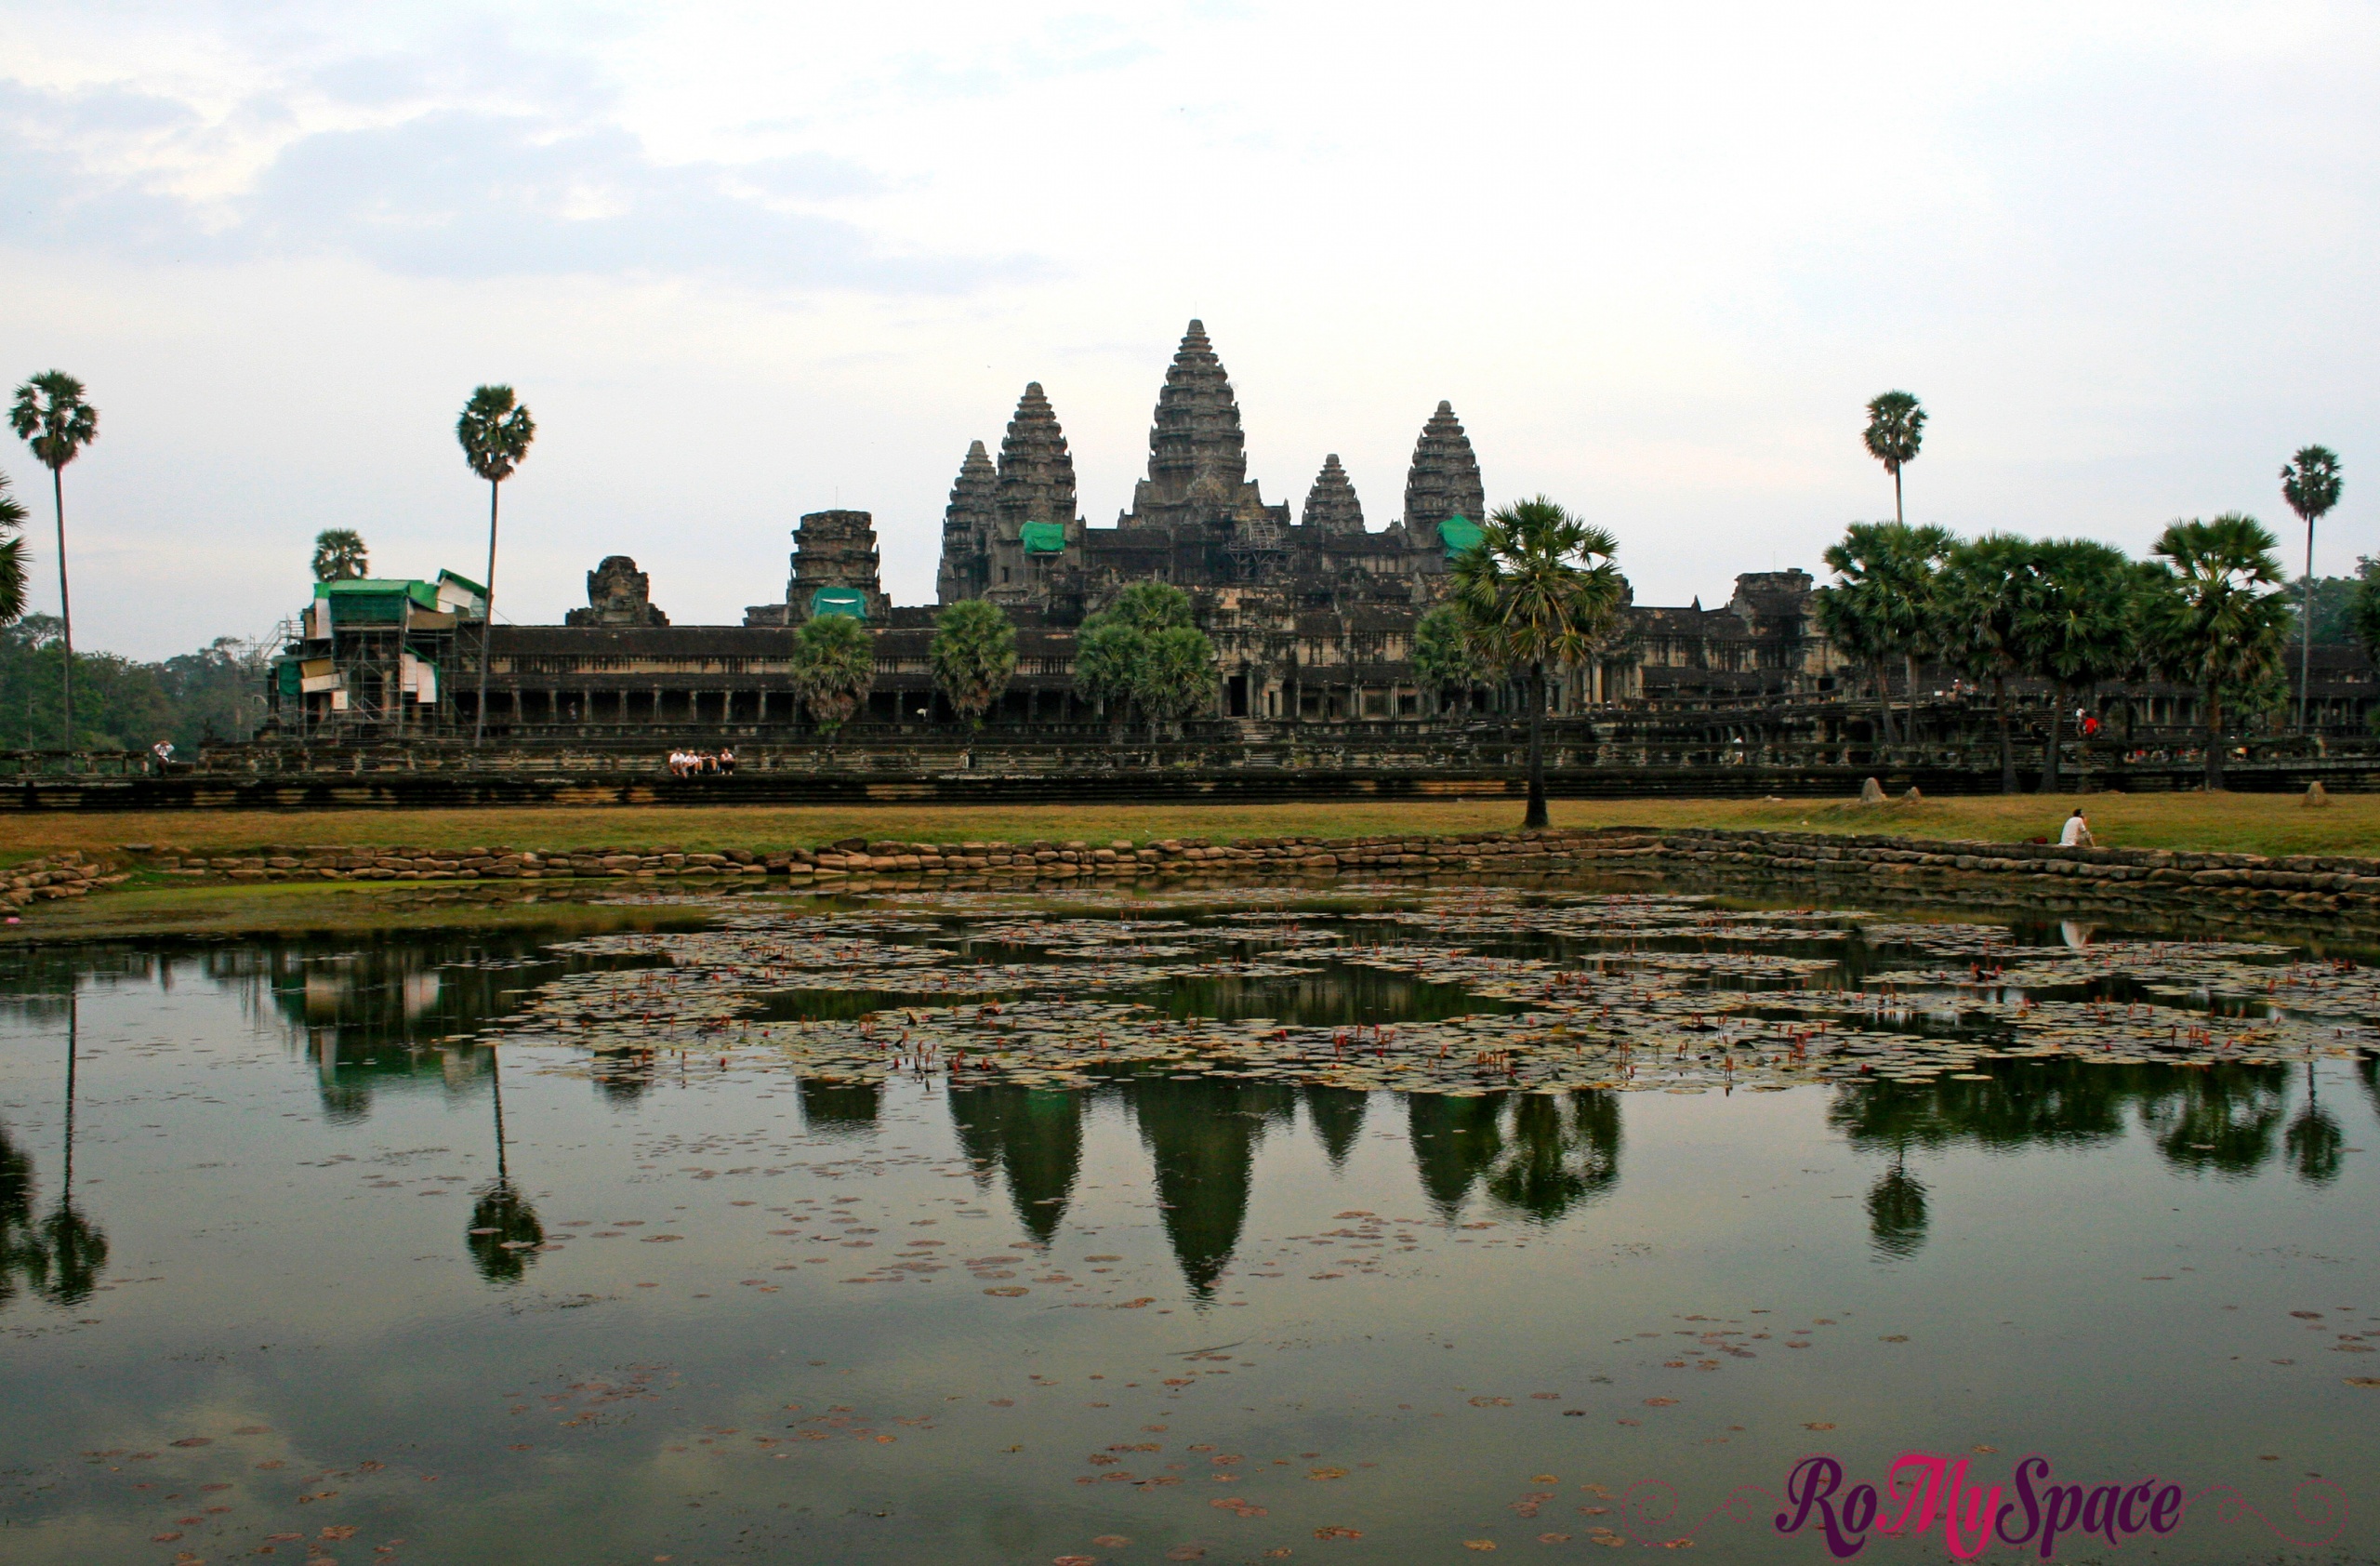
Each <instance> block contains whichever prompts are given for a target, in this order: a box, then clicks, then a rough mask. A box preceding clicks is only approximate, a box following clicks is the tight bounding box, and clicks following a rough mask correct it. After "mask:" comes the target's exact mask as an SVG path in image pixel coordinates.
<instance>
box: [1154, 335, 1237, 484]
mask: <svg viewBox="0 0 2380 1566" xmlns="http://www.w3.org/2000/svg"><path fill="white" fill-rule="evenodd" d="M1247 478H1248V441H1247V437H1246V436H1245V435H1244V434H1243V433H1242V432H1241V431H1240V428H1239V400H1238V399H1237V398H1236V397H1235V396H1233V395H1232V390H1231V378H1230V377H1229V376H1227V375H1225V374H1224V373H1223V361H1222V360H1221V359H1219V358H1217V357H1216V356H1215V350H1214V345H1213V344H1212V343H1210V342H1209V341H1208V340H1207V326H1206V323H1204V322H1203V321H1193V322H1191V323H1190V328H1189V330H1187V331H1185V332H1184V333H1183V334H1182V346H1181V347H1180V348H1179V349H1177V350H1175V352H1174V355H1173V363H1172V364H1171V365H1169V366H1168V367H1167V369H1166V372H1165V386H1164V388H1163V389H1162V390H1161V391H1158V392H1157V414H1156V417H1155V418H1154V420H1153V421H1152V423H1151V425H1150V429H1149V476H1148V481H1147V484H1146V485H1145V492H1146V500H1147V501H1149V502H1154V503H1155V504H1156V505H1157V506H1170V505H1179V504H1180V503H1181V502H1183V500H1185V499H1187V498H1189V496H1190V494H1191V492H1192V491H1193V490H1194V489H1200V488H1204V489H1207V490H1209V491H1210V492H1212V493H1215V494H1218V495H1230V494H1231V493H1232V492H1233V491H1235V490H1236V489H1237V488H1238V487H1239V486H1240V484H1242V483H1244V482H1246V480H1247ZM1132 509H1133V510H1134V511H1146V510H1149V509H1151V508H1150V506H1149V505H1147V504H1145V503H1144V498H1143V496H1142V495H1140V494H1135V495H1134V496H1133V497H1132Z"/></svg>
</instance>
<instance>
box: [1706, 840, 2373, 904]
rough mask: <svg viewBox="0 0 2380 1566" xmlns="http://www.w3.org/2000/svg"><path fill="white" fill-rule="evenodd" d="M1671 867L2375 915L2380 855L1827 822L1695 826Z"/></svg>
mask: <svg viewBox="0 0 2380 1566" xmlns="http://www.w3.org/2000/svg"><path fill="white" fill-rule="evenodd" d="M1660 844H1661V849H1660V861H1661V864H1662V866H1663V868H1664V869H1666V870H1668V871H1670V872H1672V873H1673V874H1678V873H1691V872H1705V873H1709V874H1712V875H1715V876H1717V877H1719V878H1721V879H1733V878H1738V877H1752V878H1758V879H1761V880H1766V881H1780V880H1782V881H1799V882H1814V883H1823V884H1826V885H1828V886H1830V887H1831V888H1833V889H1836V890H1837V891H1839V892H1853V891H1854V890H1855V889H1858V888H1863V887H1864V888H1867V889H1868V890H1869V891H1870V892H1871V893H1890V894H1898V895H1901V896H1916V897H1921V898H1933V899H1940V900H1948V901H1955V902H1960V903H1965V904H1969V905H1977V904H1981V905H2014V906H2020V907H2036V908H2047V909H2067V908H2073V909H2096V910H2122V909H2137V910H2140V911H2143V912H2155V913H2165V914H2188V915H2196V916H2209V915H2212V916H2215V917H2237V916H2245V915H2252V914H2253V915H2270V914H2286V915H2294V916H2300V917H2307V916H2311V917H2335V918H2339V919H2342V920H2345V921H2348V922H2356V923H2360V924H2373V923H2380V859H2373V858H2365V857H2360V856H2347V855H2333V854H2298V855H2287V856H2265V855H2261V854H2193V853H2187V852H2182V851H2179V850H2175V849H2164V848H2064V847H2060V846H2058V845H2057V844H2056V843H1975V842H1957V841H1945V840H1940V839H1928V838H1904V837H1890V836H1882V835H1859V836H1846V835H1841V834H1834V833H1821V832H1778V831H1729V830H1725V829H1715V828H1694V829H1682V830H1674V831H1669V832H1664V833H1662V834H1661V836H1660Z"/></svg>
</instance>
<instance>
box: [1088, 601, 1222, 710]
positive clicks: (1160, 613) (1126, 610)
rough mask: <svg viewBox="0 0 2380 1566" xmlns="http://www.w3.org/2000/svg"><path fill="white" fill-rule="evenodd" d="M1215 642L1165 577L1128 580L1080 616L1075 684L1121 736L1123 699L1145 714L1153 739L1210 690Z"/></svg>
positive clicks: (1124, 705)
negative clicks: (1105, 711)
mask: <svg viewBox="0 0 2380 1566" xmlns="http://www.w3.org/2000/svg"><path fill="white" fill-rule="evenodd" d="M1214 669H1215V647H1214V644H1213V643H1212V642H1210V641H1209V640H1208V639H1207V633H1206V632H1205V631H1203V630H1199V629H1198V628H1197V624H1195V623H1194V621H1193V618H1192V605H1191V603H1190V595H1189V594H1188V593H1186V592H1184V591H1182V590H1181V589H1180V588H1178V587H1175V586H1174V585H1173V584H1171V583H1170V582H1158V581H1147V582H1134V583H1133V584H1132V585H1131V587H1128V588H1126V589H1125V590H1124V591H1122V592H1120V593H1118V594H1117V597H1116V602H1115V603H1113V604H1109V605H1108V606H1107V607H1106V608H1104V609H1103V610H1101V611H1100V612H1099V613H1097V614H1095V615H1092V616H1091V617H1089V618H1087V619H1085V620H1084V621H1083V622H1082V628H1081V630H1079V631H1078V633H1077V635H1076V640H1075V683H1076V685H1077V686H1078V688H1079V689H1080V690H1081V691H1082V693H1083V694H1084V695H1085V696H1087V697H1091V698H1092V699H1094V700H1097V701H1099V702H1100V703H1101V704H1102V705H1103V706H1105V705H1106V704H1108V703H1110V702H1113V703H1114V704H1115V705H1114V709H1113V710H1111V711H1110V713H1109V722H1110V723H1111V725H1112V726H1113V728H1114V730H1115V732H1116V735H1117V737H1118V738H1119V739H1120V737H1121V735H1122V730H1123V723H1124V711H1125V708H1126V706H1127V704H1130V705H1131V706H1134V707H1137V708H1139V710H1140V713H1141V716H1142V717H1143V718H1144V719H1146V720H1147V721H1148V725H1149V739H1150V741H1151V743H1155V742H1156V740H1157V738H1158V737H1159V735H1160V732H1161V731H1162V730H1163V729H1164V728H1165V727H1167V726H1168V725H1175V724H1179V723H1181V721H1182V720H1183V718H1185V717H1187V716H1189V714H1190V713H1192V712H1193V711H1196V710H1197V708H1198V706H1199V704H1200V703H1201V702H1204V701H1205V700H1207V699H1208V698H1209V697H1210V696H1211V695H1212V694H1213V692H1214V683H1215V672H1214Z"/></svg>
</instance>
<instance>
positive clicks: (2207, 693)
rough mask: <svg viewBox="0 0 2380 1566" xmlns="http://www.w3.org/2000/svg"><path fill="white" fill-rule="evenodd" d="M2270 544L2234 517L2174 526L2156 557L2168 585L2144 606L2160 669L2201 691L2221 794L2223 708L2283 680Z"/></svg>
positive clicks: (2210, 762)
mask: <svg viewBox="0 0 2380 1566" xmlns="http://www.w3.org/2000/svg"><path fill="white" fill-rule="evenodd" d="M2274 547H2275V544H2274V539H2273V536H2272V535H2271V534H2270V533H2268V532H2266V531H2265V529H2264V526H2263V524H2260V523H2258V522H2257V521H2256V519H2255V518H2254V517H2252V516H2242V515H2241V514H2239V513H2238V512H2232V513H2230V514H2228V515H2224V516H2219V517H2216V518H2215V520H2214V521H2213V522H2195V521H2193V522H2176V523H2174V524H2171V525H2169V526H2168V527H2167V528H2166V529H2165V531H2164V532H2163V533H2162V535H2160V536H2159V537H2158V539H2157V548H2156V550H2155V551H2154V552H2155V554H2156V555H2157V557H2158V558H2159V559H2160V560H2162V561H2163V562H2164V563H2165V564H2166V569H2167V573H2168V574H2167V576H2166V577H2165V579H2164V580H2163V581H2162V582H2161V583H2159V584H2158V585H2159V588H2160V590H2161V591H2157V592H2155V593H2154V594H2153V595H2152V596H2151V597H2150V598H2149V602H2148V604H2147V605H2146V621H2147V627H2146V629H2147V631H2148V634H2149V638H2150V641H2151V644H2152V646H2153V648H2154V652H2155V657H2156V659H2157V661H2158V663H2159V664H2160V665H2161V666H2162V668H2164V669H2165V670H2168V671H2170V672H2171V673H2172V674H2173V675H2174V676H2175V678H2177V679H2182V680H2187V681H2188V682H2189V683H2191V684H2194V685H2196V686H2198V687H2199V690H2200V692H2201V693H2202V697H2203V698H2204V700H2205V704H2206V714H2205V716H2206V787H2207V788H2208V789H2209V790H2219V789H2221V788H2222V787H2223V739H2224V723H2223V708H2224V700H2225V698H2226V697H2252V696H2254V694H2255V693H2257V692H2258V691H2260V690H2266V689H2269V688H2270V686H2271V684H2272V683H2273V681H2275V680H2276V679H2278V678H2280V677H2281V669H2282V667H2283V665H2282V661H2281V660H2282V659H2283V658H2284V657H2286V656H2287V655H2286V653H2285V651H2284V648H2285V645H2286V638H2287V636H2288V626H2287V623H2286V619H2285V616H2286V613H2287V611H2286V608H2285V607H2284V604H2283V602H2282V600H2283V598H2284V596H2285V594H2284V593H2282V592H2280V591H2271V590H2273V589H2276V588H2279V587H2281V585H2282V582H2283V577H2282V574H2281V562H2280V560H2279V559H2277V558H2276V557H2275V556H2274V554H2273V552H2272V551H2273V550H2274Z"/></svg>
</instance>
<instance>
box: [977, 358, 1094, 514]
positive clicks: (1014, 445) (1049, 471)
mask: <svg viewBox="0 0 2380 1566" xmlns="http://www.w3.org/2000/svg"><path fill="white" fill-rule="evenodd" d="M997 504H998V511H999V526H1000V537H1002V538H1003V539H1013V538H1015V537H1017V529H1018V528H1020V527H1022V526H1023V525H1024V524H1026V523H1028V522H1054V523H1056V524H1059V525H1061V526H1064V527H1072V526H1073V525H1074V524H1076V522H1077V521H1078V518H1077V516H1076V514H1075V459H1074V454H1073V453H1071V452H1069V451H1068V450H1067V449H1066V432H1065V431H1064V430H1062V429H1060V428H1059V427H1058V416H1057V414H1056V413H1055V412H1053V411H1052V410H1051V407H1050V399H1049V398H1048V397H1047V396H1046V395H1044V394H1043V392H1042V391H1041V383H1040V382H1039V381H1038V380H1037V381H1033V382H1031V383H1029V384H1028V385H1027V386H1026V387H1025V395H1024V396H1022V397H1020V398H1018V399H1017V404H1016V417H1015V418H1012V419H1010V420H1009V421H1008V433H1007V435H1006V436H1004V437H1003V438H1002V439H1001V441H1000V462H999V473H998V484H997Z"/></svg>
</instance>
